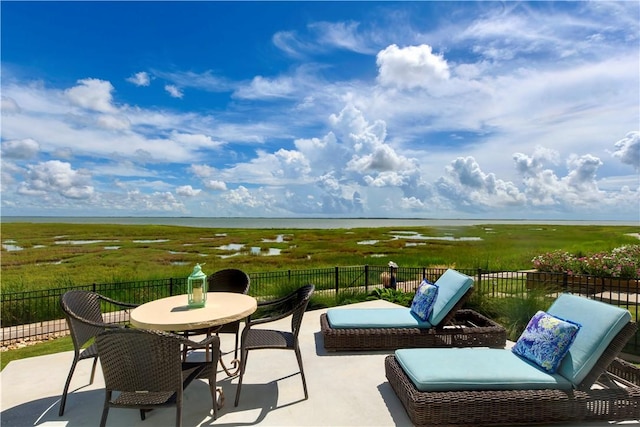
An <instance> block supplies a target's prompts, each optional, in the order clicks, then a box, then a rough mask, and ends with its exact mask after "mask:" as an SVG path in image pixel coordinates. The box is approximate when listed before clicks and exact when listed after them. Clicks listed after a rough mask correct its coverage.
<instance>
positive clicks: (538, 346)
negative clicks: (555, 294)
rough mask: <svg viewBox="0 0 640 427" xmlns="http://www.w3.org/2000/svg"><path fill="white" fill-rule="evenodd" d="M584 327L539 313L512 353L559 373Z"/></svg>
mask: <svg viewBox="0 0 640 427" xmlns="http://www.w3.org/2000/svg"><path fill="white" fill-rule="evenodd" d="M580 327H581V325H579V324H578V323H575V322H572V321H570V320H564V319H560V318H558V317H555V316H552V315H550V314H548V313H545V312H544V311H538V312H537V313H536V314H535V315H534V316H533V317H532V318H531V320H529V324H528V325H527V327H526V328H525V330H524V331H523V332H522V335H520V338H518V341H516V344H515V345H514V346H513V348H512V349H511V351H513V352H514V353H515V354H517V355H520V356H522V357H524V358H525V359H527V360H529V361H531V362H533V363H535V364H536V365H538V366H540V367H541V368H542V369H544V370H545V371H547V372H548V373H550V374H553V373H555V372H556V370H557V369H558V367H559V366H560V362H562V359H563V358H564V356H566V354H567V352H568V351H569V347H571V344H572V343H573V340H574V339H575V337H576V334H577V333H578V331H579V330H580Z"/></svg>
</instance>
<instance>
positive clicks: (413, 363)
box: [395, 348, 573, 391]
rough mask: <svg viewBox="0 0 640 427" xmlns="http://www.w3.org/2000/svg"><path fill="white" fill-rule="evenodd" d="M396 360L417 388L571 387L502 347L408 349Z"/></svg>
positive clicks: (569, 383) (440, 389)
mask: <svg viewBox="0 0 640 427" xmlns="http://www.w3.org/2000/svg"><path fill="white" fill-rule="evenodd" d="M395 357H396V360H397V361H398V364H399V365H400V366H401V367H402V369H403V370H404V372H405V373H406V374H407V376H408V377H409V379H411V381H412V382H413V383H414V384H415V386H416V388H417V389H418V390H420V391H457V390H531V389H534V390H544V389H559V390H570V389H571V388H572V387H573V386H572V384H571V382H569V381H568V380H567V379H565V378H564V377H563V376H562V375H559V374H557V373H556V374H550V373H548V372H545V371H543V370H542V369H540V368H539V367H538V366H537V365H535V364H533V363H531V362H529V361H527V360H525V359H523V358H521V357H519V356H517V355H516V354H514V353H513V352H511V351H509V350H505V349H493V348H409V349H400V350H396V352H395Z"/></svg>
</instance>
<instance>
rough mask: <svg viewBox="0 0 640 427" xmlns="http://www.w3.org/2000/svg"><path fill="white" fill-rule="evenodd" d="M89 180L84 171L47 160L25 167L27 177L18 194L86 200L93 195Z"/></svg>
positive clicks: (67, 164) (87, 174)
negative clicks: (58, 195)
mask: <svg viewBox="0 0 640 427" xmlns="http://www.w3.org/2000/svg"><path fill="white" fill-rule="evenodd" d="M90 180H91V175H90V174H89V172H88V171H86V170H74V169H72V167H71V164H69V163H67V162H61V161H59V160H49V161H47V162H40V163H38V164H35V165H28V166H27V175H26V178H25V181H24V182H22V183H21V185H20V187H19V188H18V193H19V194H22V195H31V196H43V195H47V194H48V193H57V194H60V195H61V196H64V197H67V198H70V199H87V198H90V197H91V196H92V195H93V186H91V185H89V183H90Z"/></svg>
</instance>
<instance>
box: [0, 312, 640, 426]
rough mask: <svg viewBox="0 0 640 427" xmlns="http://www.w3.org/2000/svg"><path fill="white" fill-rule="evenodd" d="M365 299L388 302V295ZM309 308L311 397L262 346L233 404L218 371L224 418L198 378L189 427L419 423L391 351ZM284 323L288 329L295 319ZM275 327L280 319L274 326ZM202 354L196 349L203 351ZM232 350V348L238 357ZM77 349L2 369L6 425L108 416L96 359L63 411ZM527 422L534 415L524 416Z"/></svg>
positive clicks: (283, 361) (75, 422)
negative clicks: (393, 374)
mask: <svg viewBox="0 0 640 427" xmlns="http://www.w3.org/2000/svg"><path fill="white" fill-rule="evenodd" d="M357 305H358V306H365V307H386V306H390V305H391V306H393V304H391V303H388V302H386V301H370V302H366V303H359V304H357ZM323 312H325V310H314V311H308V312H307V313H305V317H304V320H303V324H302V330H301V333H300V347H301V351H302V357H303V363H304V369H305V374H306V377H307V386H308V390H309V399H308V400H304V393H303V389H302V381H301V379H300V375H299V374H297V362H296V359H295V354H294V353H293V352H292V351H279V350H262V351H254V352H252V353H250V354H249V359H248V362H247V371H246V374H245V377H244V381H243V386H242V394H241V396H240V404H239V405H238V406H237V407H235V406H234V405H233V402H234V398H235V391H236V385H237V378H227V377H226V374H224V372H222V371H221V372H220V373H219V375H218V386H219V387H222V388H223V390H224V394H225V397H226V403H225V405H224V407H223V408H222V409H221V410H220V411H219V413H218V419H217V420H212V418H211V416H210V413H212V411H211V407H210V405H211V399H210V394H209V389H208V386H207V383H206V382H205V381H204V380H198V381H196V382H194V383H192V384H191V385H190V386H189V387H188V388H187V389H186V391H185V396H184V405H183V425H184V426H208V425H215V426H247V425H264V426H393V425H398V426H405V425H411V423H410V421H409V418H408V417H407V414H406V412H405V410H404V408H403V407H402V404H401V403H400V401H399V400H398V398H397V397H396V395H395V393H394V392H393V390H392V389H391V387H390V386H389V384H388V383H387V380H386V377H385V373H384V358H385V356H386V355H387V354H389V352H366V353H344V352H340V353H328V352H326V351H325V350H324V347H323V345H322V336H321V334H320V320H319V319H320V314H322V313H323ZM279 322H280V325H275V326H276V327H282V328H286V327H287V326H288V322H289V319H284V320H281V321H279ZM272 326H273V325H272ZM221 339H222V344H221V347H222V351H223V352H228V351H230V350H231V349H232V348H233V337H232V336H231V335H223V336H222V337H221ZM198 356H199V355H195V357H198ZM231 358H232V354H226V356H225V357H224V359H225V360H230V359H231ZM72 360H73V352H63V353H58V354H54V355H49V356H40V357H33V358H29V359H23V360H18V361H13V362H11V363H9V364H8V365H7V367H6V368H5V369H4V370H3V371H2V373H1V374H0V381H1V392H2V396H1V409H2V412H1V413H0V425H1V426H3V427H18V426H46V427H54V426H55V427H62V426H65V427H84V426H96V425H98V424H99V422H100V416H101V412H102V405H103V399H104V391H103V386H104V382H103V379H102V372H101V371H100V364H98V370H97V372H96V378H95V381H94V383H93V384H92V385H88V381H89V375H90V372H91V362H90V361H81V362H80V363H79V364H78V367H77V369H76V373H75V375H74V377H73V381H72V383H71V388H70V390H71V391H70V393H69V397H68V398H67V405H66V408H65V414H64V416H62V417H59V416H58V408H59V399H60V393H61V392H62V388H63V386H64V382H65V380H66V376H67V374H68V372H69V367H70V366H71V362H72ZM174 421H175V409H172V408H166V409H155V410H153V411H151V412H149V413H148V414H147V419H146V420H145V421H142V420H140V415H139V412H138V411H136V410H130V409H111V410H110V412H109V418H108V420H107V425H108V426H132V427H133V426H140V427H145V426H146V427H155V426H165V425H167V426H172V425H174ZM522 421H523V422H526V420H522ZM620 424H625V425H626V424H634V425H639V424H640V423H639V422H638V421H637V420H635V421H628V422H622V423H620V422H618V423H608V422H593V423H579V424H565V425H566V426H570V425H571V426H577V425H580V426H585V427H586V426H593V427H597V426H611V425H620Z"/></svg>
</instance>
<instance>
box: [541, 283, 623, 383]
mask: <svg viewBox="0 0 640 427" xmlns="http://www.w3.org/2000/svg"><path fill="white" fill-rule="evenodd" d="M547 313H549V314H552V315H554V316H557V317H560V318H562V319H570V320H572V321H573V322H576V323H579V324H580V325H582V327H581V328H580V332H578V334H577V335H576V337H575V340H574V341H573V344H571V347H569V352H568V353H567V355H566V356H565V357H564V359H563V360H562V363H560V367H559V368H558V373H559V374H561V375H562V376H563V377H565V378H567V379H568V380H569V381H571V382H572V383H573V384H574V385H578V384H580V383H581V382H582V380H584V378H585V377H586V376H587V375H588V374H589V372H590V371H591V370H592V369H593V367H594V366H595V364H596V362H597V360H598V359H599V358H600V356H601V355H602V353H604V350H605V349H606V348H607V347H608V346H609V344H610V343H611V341H612V340H613V338H614V337H615V336H616V335H617V334H618V333H619V332H620V331H621V330H622V328H624V326H625V325H626V324H627V323H629V322H630V321H631V313H629V311H628V310H625V309H623V308H620V307H616V306H614V305H611V304H607V303H604V302H601V301H596V300H592V299H588V298H584V297H580V296H577V295H571V294H561V295H560V296H559V297H558V298H557V299H556V300H555V301H554V303H553V304H551V307H549V309H548V310H547Z"/></svg>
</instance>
